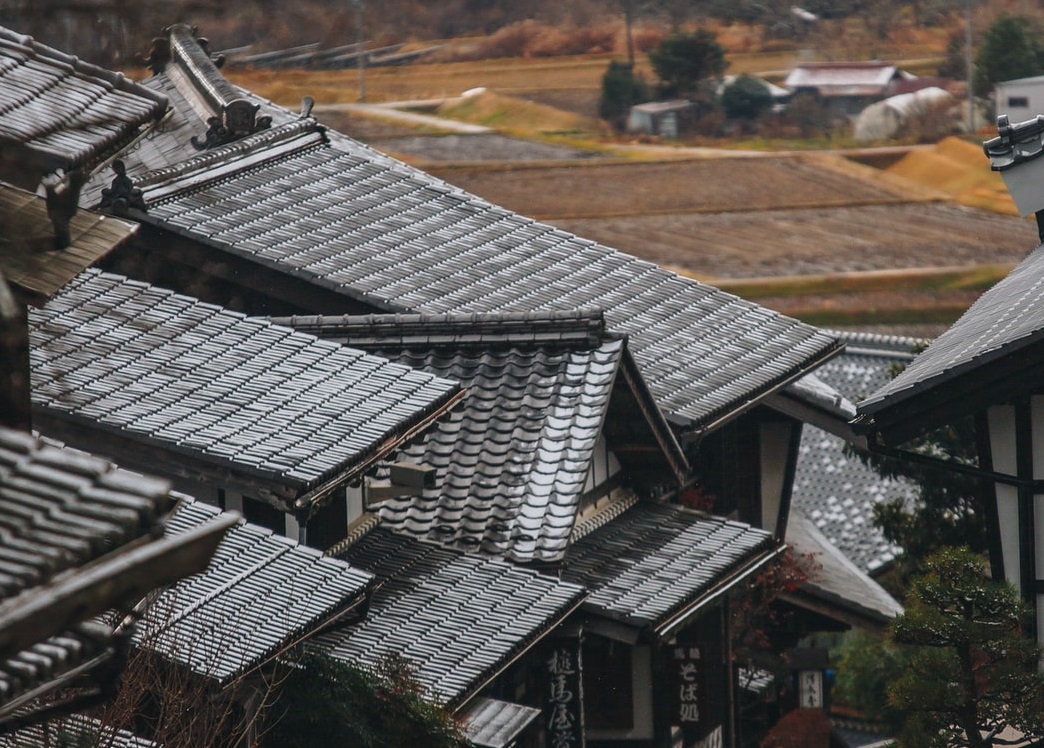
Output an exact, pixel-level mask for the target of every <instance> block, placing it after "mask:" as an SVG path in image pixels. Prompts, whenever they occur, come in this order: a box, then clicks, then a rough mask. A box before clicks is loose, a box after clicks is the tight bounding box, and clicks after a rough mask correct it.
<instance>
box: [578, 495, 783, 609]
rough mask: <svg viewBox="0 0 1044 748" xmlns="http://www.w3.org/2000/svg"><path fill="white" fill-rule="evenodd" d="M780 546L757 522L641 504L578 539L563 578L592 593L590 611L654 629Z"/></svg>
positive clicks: (584, 605)
mask: <svg viewBox="0 0 1044 748" xmlns="http://www.w3.org/2000/svg"><path fill="white" fill-rule="evenodd" d="M775 548H776V544H775V541H774V539H773V538H772V534H771V533H769V532H766V531H764V530H759V529H756V528H753V527H751V526H750V525H746V524H743V523H740V522H733V521H730V520H726V519H722V518H718V517H710V516H707V515H704V514H701V513H698V512H693V511H691V510H688V509H684V508H682V507H678V506H667V505H658V504H652V503H649V502H638V503H636V504H635V505H634V506H632V507H631V508H630V509H628V510H627V511H625V512H623V513H622V514H620V515H619V516H618V517H615V518H614V519H612V520H611V521H610V522H608V523H607V524H605V525H603V526H602V527H599V528H598V529H596V530H593V531H592V532H590V533H588V534H587V535H585V536H584V537H582V538H581V539H579V540H577V541H576V542H575V543H574V544H573V545H572V547H571V548H570V549H569V553H568V554H567V555H566V565H565V571H564V572H563V575H562V577H563V579H565V580H566V581H570V582H574V583H576V584H581V585H584V586H585V587H587V588H588V589H589V590H591V594H590V596H589V597H588V598H587V600H586V601H585V602H584V604H583V609H584V610H586V611H590V612H591V613H595V614H597V615H600V616H605V617H607V618H611V619H614V620H617V621H620V622H622V623H626V624H628V625H632V626H636V627H638V628H652V629H655V628H658V627H659V626H661V625H663V624H664V623H665V622H666V621H667V620H668V619H669V617H670V616H671V615H673V614H676V613H678V612H679V611H680V610H682V609H683V608H685V607H686V606H688V605H691V604H693V603H695V602H697V601H698V600H699V598H700V596H701V595H703V594H705V593H706V592H708V591H709V590H710V589H711V588H712V587H713V586H714V585H715V584H716V583H718V582H720V581H721V580H722V579H723V578H724V577H725V576H727V575H728V574H729V573H730V572H732V571H735V570H736V569H738V568H740V567H741V566H742V565H743V564H745V563H746V562H748V561H751V560H753V559H755V558H757V557H758V556H760V555H762V554H765V553H767V552H771V551H772V550H774V549H775Z"/></svg>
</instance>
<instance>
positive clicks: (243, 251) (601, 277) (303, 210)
mask: <svg viewBox="0 0 1044 748" xmlns="http://www.w3.org/2000/svg"><path fill="white" fill-rule="evenodd" d="M265 111H266V112H267V111H269V110H267V109H266V110H265ZM309 122H311V120H308V119H305V120H301V121H297V122H290V123H288V124H285V125H281V126H280V125H279V120H278V119H276V120H275V126H274V127H273V128H272V130H269V131H265V132H264V133H261V134H258V135H253V136H249V137H246V138H243V139H242V140H239V141H237V142H235V143H233V144H231V145H230V146H225V147H219V148H215V149H214V150H212V151H209V152H208V153H207V154H206V155H205V156H203V157H197V158H196V159H195V160H190V161H188V162H186V163H185V164H182V165H181V166H179V167H176V168H163V167H168V166H169V164H170V161H169V160H168V158H167V157H166V156H164V157H162V158H160V159H158V160H157V161H156V162H154V163H150V164H147V166H150V167H153V168H156V167H161V168H160V169H159V170H158V171H155V172H152V173H147V174H143V173H142V171H141V167H142V164H140V163H139V164H136V165H134V175H135V176H136V177H137V178H138V184H139V186H141V187H142V188H143V189H144V190H145V192H146V200H147V202H148V203H149V213H150V217H149V218H148V219H147V220H149V221H151V222H153V223H156V224H158V225H161V226H164V227H166V228H170V229H172V230H175V231H177V232H179V233H184V234H186V235H188V236H189V237H190V238H192V239H194V240H196V241H200V242H204V243H209V244H211V245H213V246H215V247H217V248H220V249H221V250H223V251H227V252H230V253H232V254H235V255H238V256H240V257H243V258H246V259H249V260H250V261H253V262H256V263H260V264H261V265H264V266H267V267H269V268H271V269H275V270H277V271H279V272H283V273H287V274H290V275H292V276H294V277H295V278H298V279H301V280H304V281H306V282H308V283H312V284H315V285H317V286H321V287H323V288H326V289H329V290H333V291H335V292H337V293H341V294H343V295H345V296H347V297H349V298H351V299H354V300H356V301H360V302H362V303H364V304H366V305H368V306H369V308H371V309H373V310H374V311H384V312H414V313H440V312H450V311H453V312H520V311H539V310H550V309H559V310H566V309H591V308H602V309H604V310H605V312H606V319H607V321H608V324H609V327H610V329H611V330H612V331H613V332H615V333H621V334H628V335H630V336H631V346H632V349H633V352H634V355H635V358H636V360H637V361H638V363H639V365H640V366H641V369H642V374H643V376H644V377H645V379H646V381H647V382H648V384H649V387H650V389H651V390H652V391H653V393H654V394H655V395H656V397H657V402H658V403H659V404H660V406H661V408H662V409H663V410H664V411H665V412H666V413H667V414H669V416H670V417H671V418H672V419H674V420H675V421H677V422H678V423H679V424H680V425H682V426H683V427H687V428H702V427H706V426H709V425H711V424H713V423H714V422H715V421H716V420H717V419H718V418H721V417H726V416H728V415H730V414H732V413H733V412H734V411H735V410H736V409H739V408H742V407H746V406H747V405H749V403H750V400H751V398H755V397H757V396H759V395H762V394H764V393H766V392H769V391H771V390H773V389H775V388H777V387H780V386H783V385H785V384H786V383H787V382H788V381H789V380H791V379H792V378H794V377H795V376H796V375H798V374H799V373H801V372H802V371H803V370H804V369H806V368H808V367H811V366H813V365H815V364H816V363H818V362H819V361H820V360H821V359H822V358H824V357H825V356H828V355H829V354H830V353H831V352H833V351H834V350H835V347H836V343H835V341H834V340H833V339H832V338H831V337H830V336H828V335H826V334H824V333H822V332H820V331H818V330H816V329H815V328H812V327H809V326H807V325H804V324H802V323H800V322H798V321H796V320H793V319H790V318H787V317H784V316H782V315H779V314H777V313H775V312H772V311H769V310H767V309H764V308H763V307H759V306H757V305H756V304H753V303H750V302H747V301H743V300H741V299H739V298H737V297H735V296H732V295H730V294H726V293H723V292H721V291H719V290H717V289H714V288H712V287H709V286H706V285H703V284H700V283H698V282H696V281H692V280H689V279H685V278H682V277H680V276H678V275H676V274H674V273H672V272H670V271H667V270H663V269H662V268H659V267H657V266H655V265H653V264H651V263H647V262H643V261H640V260H638V259H636V258H634V257H631V256H629V255H626V254H623V253H620V252H616V251H614V250H612V249H610V248H608V247H604V246H601V245H598V244H596V243H594V242H590V241H587V240H584V239H581V238H579V237H576V236H574V235H572V234H569V233H567V232H565V231H562V230H559V229H555V228H553V227H551V226H547V225H544V224H540V223H537V222H535V221H533V220H531V219H528V218H524V217H522V216H519V215H517V214H515V213H512V212H511V211H508V210H506V209H504V208H500V207H497V206H494V205H491V204H489V203H487V202H486V201H484V200H481V199H479V198H477V197H475V196H473V195H470V194H468V193H466V192H464V191H462V190H460V189H457V188H454V187H451V186H450V185H448V184H446V183H445V182H443V181H441V180H439V179H436V178H434V177H432V176H430V175H427V174H424V173H423V172H421V171H418V170H417V169H414V168H411V167H409V166H406V165H404V164H401V163H399V162H396V161H394V160H392V159H390V158H388V157H386V156H382V155H380V154H377V153H376V152H375V151H373V150H372V149H370V148H368V147H366V146H363V145H361V144H359V143H357V142H356V141H353V140H351V139H349V138H346V137H344V136H341V135H339V134H337V133H334V132H329V133H326V135H325V136H324V135H323V134H322V133H321V132H320V131H319V130H318V129H316V130H315V131H314V132H305V130H307V129H308V128H309V127H312V128H314V127H315V126H314V123H312V124H311V125H309V124H308V123H309ZM132 155H133V154H132ZM140 155H141V157H142V158H147V155H148V154H144V153H143V154H140Z"/></svg>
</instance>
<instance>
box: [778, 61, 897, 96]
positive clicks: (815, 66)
mask: <svg viewBox="0 0 1044 748" xmlns="http://www.w3.org/2000/svg"><path fill="white" fill-rule="evenodd" d="M905 76H906V74H904V73H903V72H902V71H900V70H899V69H898V68H897V67H896V66H895V65H894V64H892V63H890V62H881V61H879V60H872V61H868V62H808V63H803V64H800V65H796V66H795V67H794V69H793V70H791V71H790V72H789V73H788V74H787V77H786V80H784V82H783V85H784V86H786V87H787V88H789V89H791V90H795V89H800V88H815V89H816V90H818V91H819V93H820V94H822V95H825V96H831V95H832V96H839V95H845V96H858V95H872V94H877V93H881V92H882V91H884V89H886V88H887V87H888V84H889V83H891V82H892V80H893V79H895V78H899V77H905Z"/></svg>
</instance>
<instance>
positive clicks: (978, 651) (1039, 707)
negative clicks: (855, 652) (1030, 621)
mask: <svg viewBox="0 0 1044 748" xmlns="http://www.w3.org/2000/svg"><path fill="white" fill-rule="evenodd" d="M924 569H925V571H924V574H923V575H921V576H919V577H917V578H916V579H914V580H913V582H912V584H911V586H910V593H909V595H908V597H907V601H906V612H905V613H904V614H903V615H900V616H898V617H897V618H896V620H895V622H894V624H893V628H892V637H893V640H894V641H895V642H896V643H898V644H901V645H913V646H915V647H916V648H917V649H916V650H915V652H914V654H913V655H912V657H911V658H910V660H909V663H908V666H907V668H906V670H905V672H904V673H903V675H902V676H901V677H900V678H899V679H898V680H896V681H895V682H894V683H893V684H892V686H891V688H890V690H889V698H890V699H891V702H892V704H893V705H894V706H896V707H898V708H900V709H904V710H906V711H907V712H908V714H909V715H910V717H909V719H908V725H909V727H910V728H911V732H909V733H907V737H906V739H905V740H904V744H905V745H911V746H913V745H918V746H921V745H925V746H933V748H935V747H937V748H950V747H952V746H969V747H970V748H988V747H992V746H1001V745H1013V744H1015V742H1013V741H1010V740H1008V739H1007V738H1002V737H1001V735H1000V733H1001V732H1002V731H1003V730H1004V729H1005V728H1011V729H1014V730H1016V731H1018V732H1019V733H1021V735H1022V736H1023V737H1024V738H1034V739H1040V738H1042V737H1044V675H1041V674H1040V673H1038V672H1037V662H1038V658H1039V656H1040V652H1039V650H1038V648H1037V647H1036V645H1035V644H1034V643H1033V642H1032V641H1031V640H1030V639H1029V638H1027V637H1025V636H1024V635H1023V631H1022V623H1023V620H1024V618H1025V615H1026V612H1027V610H1026V607H1025V605H1024V603H1023V602H1022V601H1021V600H1020V599H1019V597H1018V595H1017V594H1016V592H1015V591H1014V589H1012V587H1011V586H1010V585H1008V584H1006V583H999V582H994V581H993V580H991V579H990V578H989V577H988V576H987V575H986V568H985V562H984V561H983V559H982V558H981V557H980V556H978V555H977V554H975V553H972V552H971V551H969V550H968V549H967V548H949V549H946V550H943V551H940V552H939V553H937V554H936V555H934V556H932V557H931V558H929V559H928V560H927V561H926V562H925V566H924ZM912 735H916V737H912Z"/></svg>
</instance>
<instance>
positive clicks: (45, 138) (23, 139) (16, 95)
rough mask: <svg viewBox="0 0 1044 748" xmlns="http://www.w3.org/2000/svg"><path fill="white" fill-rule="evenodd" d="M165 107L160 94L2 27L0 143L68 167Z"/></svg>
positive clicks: (111, 144) (122, 137)
mask: <svg viewBox="0 0 1044 748" xmlns="http://www.w3.org/2000/svg"><path fill="white" fill-rule="evenodd" d="M166 108H167V101H166V99H164V98H163V97H162V96H158V95H156V94H155V93H154V92H152V91H150V90H149V89H147V88H145V87H144V86H141V85H138V84H135V83H132V82H131V81H129V80H127V79H125V78H124V77H123V76H122V75H120V74H118V73H112V72H109V71H107V70H103V69H102V68H98V67H95V66H94V65H89V64H87V63H84V62H82V61H80V60H77V59H76V58H75V57H71V56H69V55H67V54H64V53H62V52H59V51H58V50H55V49H52V48H50V47H47V46H44V45H42V44H39V43H38V42H35V41H33V39H32V38H30V37H27V36H21V35H18V34H15V33H13V32H11V31H8V30H7V29H0V141H7V142H14V143H17V144H19V145H21V146H24V147H26V148H28V149H29V150H30V151H32V152H33V153H35V154H37V155H38V156H39V157H41V158H43V159H44V160H45V161H47V162H48V163H49V165H50V166H51V167H52V168H59V167H62V168H66V169H68V168H74V167H77V166H81V165H83V164H85V163H88V162H90V161H92V160H94V159H95V158H97V157H98V156H99V155H100V154H102V153H104V152H106V151H107V150H109V149H111V148H114V147H116V146H117V145H120V144H123V143H124V142H126V141H127V140H128V139H129V137H130V136H133V135H134V134H135V133H136V132H137V131H138V129H139V128H140V127H141V126H142V125H144V124H145V123H147V122H149V121H151V120H154V119H158V118H159V117H160V116H161V115H162V114H163V112H164V111H165V110H166Z"/></svg>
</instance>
